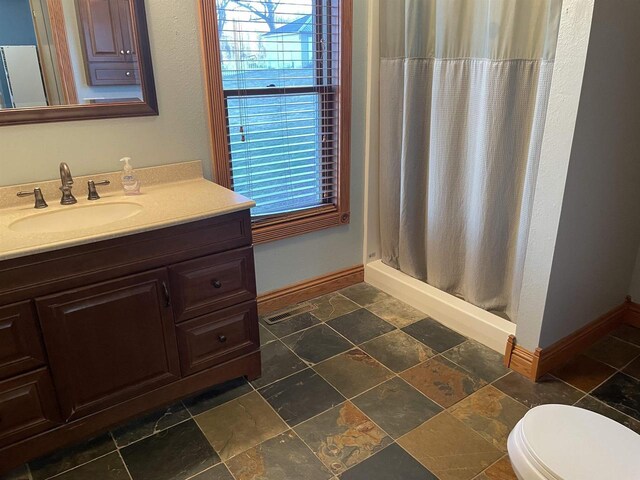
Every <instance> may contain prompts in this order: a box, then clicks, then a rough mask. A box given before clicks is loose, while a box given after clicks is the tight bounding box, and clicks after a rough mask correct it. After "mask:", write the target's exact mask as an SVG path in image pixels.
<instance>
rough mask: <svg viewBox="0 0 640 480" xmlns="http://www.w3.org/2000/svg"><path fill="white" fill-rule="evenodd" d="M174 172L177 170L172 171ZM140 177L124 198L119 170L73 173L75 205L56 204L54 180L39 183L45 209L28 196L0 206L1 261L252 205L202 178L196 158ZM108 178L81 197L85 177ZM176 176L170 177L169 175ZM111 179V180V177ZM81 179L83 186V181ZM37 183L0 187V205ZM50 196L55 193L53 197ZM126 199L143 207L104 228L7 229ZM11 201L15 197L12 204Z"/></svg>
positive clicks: (234, 210)
mask: <svg viewBox="0 0 640 480" xmlns="http://www.w3.org/2000/svg"><path fill="white" fill-rule="evenodd" d="M177 170H179V171H180V172H181V174H178V175H176V171H177ZM138 172H140V173H139V178H140V179H142V194H141V195H133V196H125V195H124V194H123V193H122V189H121V185H120V181H119V180H120V173H119V172H113V173H109V174H103V175H95V176H91V177H76V178H75V179H74V180H75V184H74V192H73V193H74V195H75V196H76V198H77V199H78V203H77V204H75V205H60V203H59V200H60V199H59V196H60V192H59V191H58V192H57V194H56V193H55V191H56V190H57V186H59V181H57V183H56V182H55V181H52V182H42V183H41V184H40V186H41V188H42V190H43V192H44V193H45V198H46V200H47V202H48V204H49V207H48V208H46V209H42V210H36V209H34V208H33V198H22V199H19V200H20V206H15V205H12V206H9V207H7V208H3V209H0V260H7V259H10V258H16V257H22V256H26V255H31V254H35V253H42V252H47V251H51V250H59V249H62V248H67V247H71V246H74V245H82V244H87V243H93V242H97V241H100V240H107V239H110V238H115V237H121V236H125V235H132V234H135V233H140V232H146V231H149V230H157V229H160V228H164V227H169V226H173V225H179V224H184V223H189V222H193V221H196V220H202V219H205V218H210V217H215V216H218V215H223V214H226V213H231V212H236V211H240V210H246V209H248V208H251V207H253V206H254V205H255V203H254V202H253V201H252V200H249V199H248V198H246V197H243V196H242V195H239V194H237V193H234V192H232V191H231V190H228V189H226V188H223V187H221V186H219V185H217V184H215V183H213V182H210V181H208V180H205V179H204V178H202V170H201V164H200V162H185V163H182V164H174V165H170V166H162V167H151V168H145V169H140V170H138ZM105 178H108V179H110V180H111V181H112V184H111V185H110V186H109V187H108V188H105V187H102V188H98V191H99V192H100V196H101V198H100V199H99V200H94V201H89V200H87V198H86V180H87V179H94V180H96V181H99V180H102V179H105ZM176 178H178V179H180V180H178V181H171V180H172V179H176ZM114 180H115V181H114ZM83 183H84V185H83ZM36 185H37V184H30V185H21V186H10V187H0V204H1V202H2V200H3V199H5V200H7V202H6V203H8V201H9V200H10V199H11V200H13V199H14V198H15V192H16V191H18V190H21V189H22V190H32V189H33V188H34V186H36ZM53 194H55V197H54V196H52V195H53ZM122 202H130V203H134V204H138V205H140V206H141V207H142V211H141V212H140V213H138V214H136V215H134V216H132V217H129V218H124V219H122V220H117V221H115V222H112V223H108V224H105V225H103V226H98V227H95V226H94V227H91V228H82V225H78V228H77V229H76V228H74V229H73V230H66V231H64V232H54V233H46V234H44V233H37V234H36V233H24V232H16V231H14V230H12V229H10V228H9V225H11V224H12V223H13V222H15V221H16V220H19V219H22V218H26V217H28V216H31V215H41V214H46V213H49V212H54V211H58V210H66V209H73V208H77V207H83V206H91V205H98V204H108V203H122ZM13 203H15V201H14V202H13Z"/></svg>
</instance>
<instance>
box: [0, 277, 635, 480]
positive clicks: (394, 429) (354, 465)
mask: <svg viewBox="0 0 640 480" xmlns="http://www.w3.org/2000/svg"><path fill="white" fill-rule="evenodd" d="M311 303H312V304H314V305H315V306H316V308H315V310H312V311H311V312H309V313H305V314H301V315H299V316H297V317H293V318H291V319H289V320H287V321H285V322H282V323H280V324H278V325H272V326H270V325H266V324H265V323H264V322H263V323H262V324H261V325H260V333H261V344H262V349H263V376H262V378H260V379H259V380H256V381H254V382H252V383H248V382H246V381H245V380H243V379H237V380H233V381H230V382H227V383H226V384H224V385H219V386H217V387H215V388H212V389H211V390H209V391H207V392H204V393H202V394H200V395H197V396H195V397H193V398H190V399H187V400H184V401H182V402H177V403H175V404H174V405H171V406H169V407H167V408H164V409H160V410H159V411H157V412H154V413H151V414H148V415H145V416H142V417H140V418H138V419H136V420H134V421H132V422H130V423H128V424H126V425H123V426H120V427H118V428H115V429H113V430H112V431H111V432H109V433H107V434H103V435H99V436H97V437H96V438H94V439H92V440H89V441H87V442H84V443H83V444H81V445H77V446H74V447H71V448H67V449H64V450H61V451H59V452H57V453H55V454H53V455H50V456H48V457H46V458H42V459H38V460H35V461H33V462H31V463H30V464H29V465H25V466H23V467H21V468H19V469H17V470H16V471H14V472H12V473H11V474H8V475H4V476H0V480H46V479H49V478H56V479H59V480H85V479H87V480H94V479H95V480H103V479H104V480H147V479H149V480H151V479H153V480H188V479H192V480H297V479H301V480H302V479H305V480H306V479H309V480H337V479H340V480H378V479H384V480H393V479H399V480H400V479H401V480H430V479H447V480H449V479H451V480H466V479H477V480H507V479H514V478H515V476H514V474H513V471H512V470H511V466H510V463H509V460H508V458H507V456H506V439H507V435H508V434H509V431H510V430H511V429H512V428H513V426H514V425H515V424H516V422H517V421H518V420H519V419H520V418H522V416H523V415H524V414H525V413H526V412H527V410H528V409H529V408H531V407H534V406H536V405H540V404H543V403H566V404H576V405H578V406H580V407H583V408H587V409H589V410H593V411H595V412H598V413H601V414H603V415H606V416H608V417H610V418H613V419H614V420H616V421H618V422H620V423H623V424H624V425H626V426H628V427H629V428H631V429H633V430H635V431H637V432H639V433H640V329H635V328H632V327H628V326H624V327H621V328H619V329H618V330H616V331H615V332H613V333H612V334H611V335H610V336H608V337H607V338H605V339H603V340H602V341H601V342H599V343H598V344H596V345H594V346H593V347H592V348H591V349H589V351H587V352H585V355H583V356H581V357H579V358H577V359H575V360H574V361H572V362H571V363H569V364H568V365H566V366H564V367H562V368H560V369H558V370H557V371H555V372H552V374H549V375H547V376H545V377H544V378H543V379H542V381H541V382H540V383H537V384H532V383H530V382H529V381H528V380H526V379H524V378H523V377H521V376H520V375H518V374H517V373H513V372H509V371H508V370H506V369H505V368H504V367H503V366H502V356H501V355H500V354H498V353H496V352H494V351H492V350H490V349H488V348H486V347H484V346H483V345H481V344H479V343H477V342H474V341H473V340H469V339H466V338H465V337H463V336H462V335H459V334H458V333H456V332H453V331H451V330H449V329H447V328H446V327H443V326H442V325H440V324H439V323H437V322H435V321H434V320H432V319H429V318H424V315H422V314H421V313H420V312H418V311H417V310H415V309H413V308H411V307H409V306H408V305H405V304H403V303H402V302H399V301H398V300H397V299H395V298H392V297H390V296H389V295H387V294H385V293H383V292H380V291H379V290H376V289H375V288H373V287H371V286H369V285H367V284H359V285H356V286H353V287H349V288H347V289H344V290H342V291H341V292H337V293H332V294H329V295H325V296H323V297H320V298H318V299H316V300H313V301H311Z"/></svg>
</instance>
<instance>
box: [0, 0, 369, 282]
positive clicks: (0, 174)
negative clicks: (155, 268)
mask: <svg viewBox="0 0 640 480" xmlns="http://www.w3.org/2000/svg"><path fill="white" fill-rule="evenodd" d="M145 5H146V8H147V21H148V24H149V36H150V41H151V50H152V56H153V65H154V74H155V79H156V88H157V91H158V101H159V108H160V116H158V117H147V118H126V119H109V120H87V121H81V122H66V123H51V124H40V125H23V126H11V127H0V185H12V184H18V183H22V182H31V181H34V180H45V179H54V178H56V177H57V175H58V163H59V162H61V161H66V162H68V163H69V165H70V166H71V169H72V172H73V174H74V175H88V174H95V173H99V172H105V171H113V170H118V169H120V163H119V162H118V160H119V159H120V158H121V157H123V156H131V157H133V162H134V165H135V166H137V167H143V166H152V165H161V164H167V163H173V162H180V161H185V160H203V165H204V167H205V175H206V176H207V178H211V163H210V152H209V133H208V127H207V118H206V111H205V101H204V91H203V82H202V65H201V56H200V38H199V27H198V13H197V2H196V0H189V1H182V0H181V1H175V0H147V1H146V2H145ZM367 9H368V4H367V0H355V1H354V23H355V25H354V35H353V38H354V46H353V58H354V67H353V105H352V107H353V110H352V116H353V121H352V132H351V141H352V154H351V171H352V180H351V224H350V225H348V226H342V227H338V228H332V229H328V230H324V231H321V232H316V233H311V234H307V235H303V236H300V237H296V238H292V239H288V240H285V241H281V242H276V243H271V244H268V245H260V246H258V247H257V248H256V270H257V276H258V290H259V291H260V292H264V291H268V290H273V289H276V288H280V287H282V286H285V285H288V284H291V283H296V282H300V281H303V280H306V279H308V278H311V277H315V276H319V275H323V274H325V273H329V272H333V271H336V270H340V269H343V268H348V267H351V266H354V265H359V264H361V263H362V235H363V211H362V210H363V207H362V202H363V200H362V197H363V183H364V182H363V181H362V179H363V175H364V173H363V165H364V160H363V159H364V125H365V95H366V88H365V85H366V70H367V60H366V58H367V55H366V52H367V29H366V28H367V15H368V13H367Z"/></svg>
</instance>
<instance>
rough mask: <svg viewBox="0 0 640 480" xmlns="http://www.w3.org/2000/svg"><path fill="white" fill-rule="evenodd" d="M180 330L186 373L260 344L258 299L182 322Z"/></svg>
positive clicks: (183, 372) (206, 366)
mask: <svg viewBox="0 0 640 480" xmlns="http://www.w3.org/2000/svg"><path fill="white" fill-rule="evenodd" d="M176 330H177V337H178V350H179V352H180V366H181V369H182V375H183V376H187V375H191V374H192V373H195V372H199V371H200V370H205V369H207V368H209V367H212V366H214V365H217V364H219V363H222V362H226V361H227V360H231V359H233V358H235V357H238V356H240V355H244V354H246V353H250V352H252V351H254V350H257V349H258V348H260V339H259V336H258V307H257V305H256V302H247V303H243V304H242V305H236V306H233V307H230V308H227V309H224V310H221V311H219V312H216V313H211V314H209V315H205V316H203V317H199V318H196V319H194V320H190V321H188V322H184V323H181V324H180V325H177V326H176Z"/></svg>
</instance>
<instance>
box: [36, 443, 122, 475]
mask: <svg viewBox="0 0 640 480" xmlns="http://www.w3.org/2000/svg"><path fill="white" fill-rule="evenodd" d="M117 451H118V449H117V448H116V449H115V450H111V451H110V452H107V453H105V454H103V455H100V456H98V457H95V458H92V459H91V460H89V461H87V462H83V463H80V464H78V465H75V466H73V467H71V468H68V469H67V470H64V471H62V472H59V473H56V474H55V475H52V476H50V477H46V478H45V479H44V480H50V479H52V478H58V477H60V476H61V475H64V474H66V473H69V472H71V471H73V470H77V469H78V468H80V467H84V466H85V465H88V464H90V463H93V462H95V461H96V460H100V459H101V458H104V457H106V456H108V455H111V454H112V453H115V452H117Z"/></svg>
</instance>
